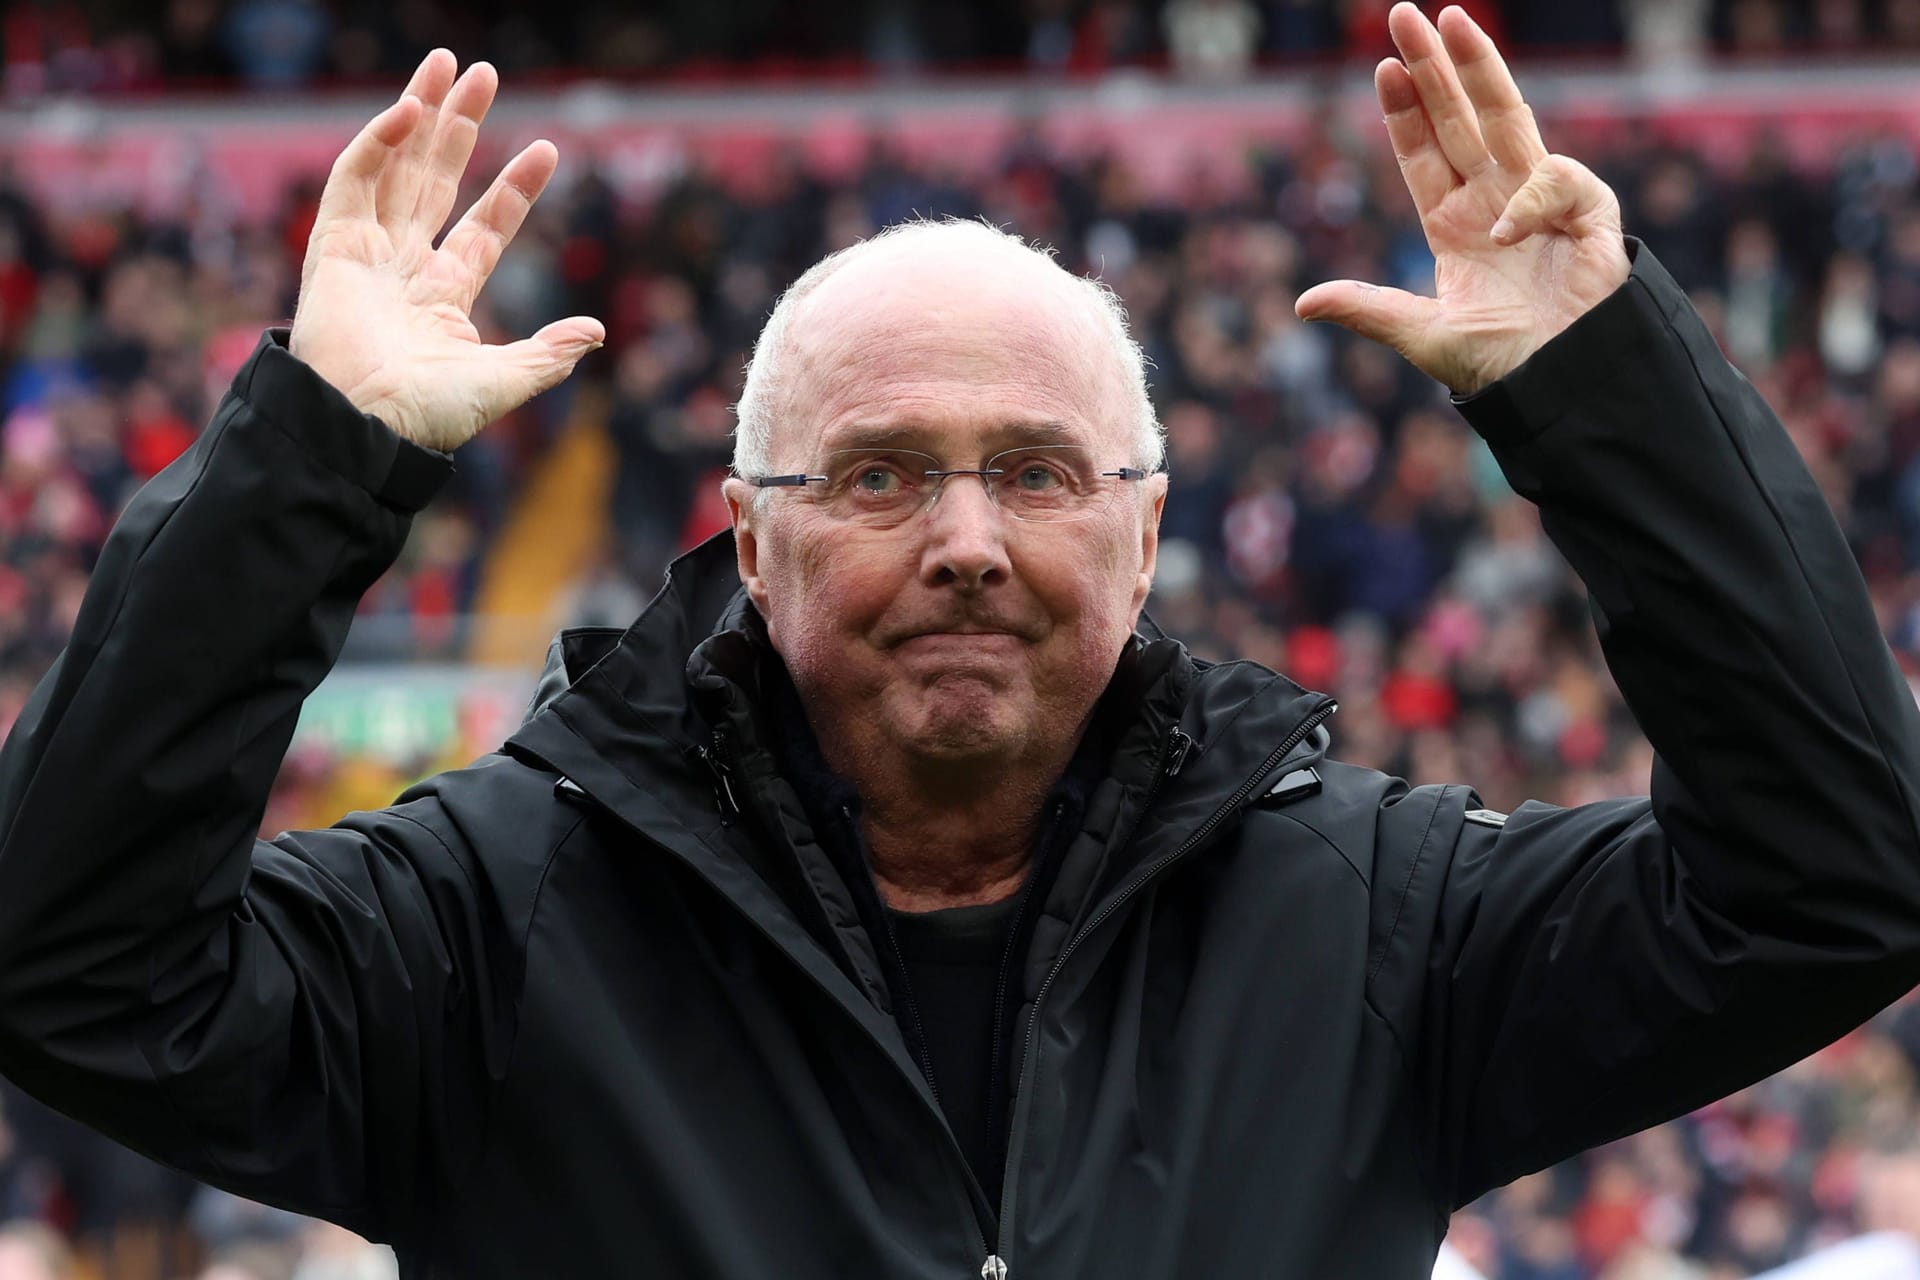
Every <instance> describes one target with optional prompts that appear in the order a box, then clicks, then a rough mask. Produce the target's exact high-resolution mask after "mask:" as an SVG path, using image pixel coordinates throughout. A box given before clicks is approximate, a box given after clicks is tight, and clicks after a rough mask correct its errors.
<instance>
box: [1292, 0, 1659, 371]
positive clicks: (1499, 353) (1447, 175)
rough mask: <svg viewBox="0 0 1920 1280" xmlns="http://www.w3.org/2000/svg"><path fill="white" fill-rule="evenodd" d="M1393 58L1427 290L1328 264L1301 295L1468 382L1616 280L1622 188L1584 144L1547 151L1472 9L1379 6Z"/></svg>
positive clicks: (1376, 79)
mask: <svg viewBox="0 0 1920 1280" xmlns="http://www.w3.org/2000/svg"><path fill="white" fill-rule="evenodd" d="M1387 25H1388V29H1389V30H1390V31H1391V32H1392V34H1393V42H1394V45H1395V47H1397V48H1398V49H1399V50H1400V58H1399V59H1394V58H1388V59H1387V60H1385V61H1384V62H1382V63H1381V64H1380V65H1379V66H1378V67H1376V68H1374V75H1373V83H1374V88H1375V90H1376V91H1377V92H1378V93H1379V95H1380V107H1381V110H1382V111H1384V112H1385V113H1386V122H1387V137H1388V139H1389V140H1390V141H1391V142H1392V143H1393V150H1394V154H1395V155H1396V156H1397V157H1398V158H1399V160H1400V170H1401V173H1402V174H1403V175H1404V176H1405V178H1406V181H1407V190H1408V192H1409V193H1411V194H1412V196H1413V203H1414V207H1415V208H1416V209H1417V210H1418V211H1419V213H1420V225H1421V229H1422V230H1424V231H1425V232H1426V235H1427V245H1428V246H1429V247H1430V248H1431V249H1432V250H1433V255H1434V292H1435V294H1436V295H1437V296H1435V297H1432V298H1423V297H1420V296H1418V295H1416V294H1411V293H1406V292H1404V291H1402V290H1399V289H1389V288H1384V287H1382V286H1379V285H1373V284H1364V283H1361V282H1359V281H1354V280H1335V281H1329V282H1327V283H1326V284H1320V285H1315V286H1314V287H1313V288H1311V289H1309V290H1307V292H1305V293H1304V294H1302V295H1301V296H1300V300H1299V303H1298V304H1297V308H1298V311H1299V313H1300V315H1301V317H1302V318H1303V319H1307V320H1332V321H1335V322H1336V323H1339V324H1343V325H1345V326H1346V327H1347V328H1349V329H1352V330H1353V331H1354V332H1355V333H1358V334H1361V335H1363V336H1365V337H1368V338H1372V339H1374V340H1376V341H1379V342H1384V343H1386V344H1387V345H1388V346H1390V347H1392V348H1394V349H1395V350H1396V351H1398V352H1400V353H1401V354H1402V355H1404V356H1405V357H1406V358H1407V359H1408V360H1410V361H1412V362H1413V363H1414V364H1415V365H1416V366H1418V367H1419V368H1420V369H1422V370H1424V371H1425V372H1427V373H1428V374H1430V375H1432V376H1433V377H1435V378H1437V379H1439V380H1440V381H1441V382H1444V383H1445V384H1446V385H1447V386H1449V387H1451V388H1452V389H1453V390H1454V391H1455V392H1457V393H1460V394H1462V395H1464V394H1467V393H1470V392H1473V391H1478V390H1479V389H1480V388H1482V387H1484V386H1486V385H1487V384H1488V383H1490V382H1494V381H1496V380H1498V379H1500V378H1502V377H1504V376H1506V375H1507V374H1508V373H1510V372H1511V371H1512V370H1513V369H1515V368H1517V367H1518V366H1519V365H1520V363H1521V362H1522V361H1524V360H1525V359H1526V358H1527V357H1528V356H1530V355H1532V354H1533V353H1534V352H1535V351H1537V350H1539V349H1540V348H1541V347H1542V346H1544V345H1545V344H1546V342H1547V340H1548V339H1550V338H1552V337H1553V336H1554V335H1555V334H1557V333H1559V332H1560V331H1561V330H1563V329H1565V328H1566V327H1567V326H1568V325H1570V324H1572V323H1573V322H1574V321H1575V320H1576V319H1578V318H1579V317H1580V316H1581V315H1582V314H1584V313H1585V312H1586V311H1587V310H1588V309H1589V308H1591V307H1592V306H1593V305H1594V304H1595V303H1597V302H1599V301H1600V300H1601V299H1603V298H1605V297H1606V296H1607V295H1608V294H1610V293H1612V292H1613V291H1614V290H1615V289H1618V288H1619V287H1620V286H1621V284H1623V283H1625V281H1626V278H1627V274H1628V270H1629V266H1630V264H1629V263H1628V261H1627V254H1626V247H1625V245H1624V243H1623V242H1622V239H1621V230H1620V202H1619V201H1618V200H1616V199H1615V198H1614V195H1613V192H1612V191H1611V190H1610V189H1608V187H1607V185H1606V184H1605V183H1603V182H1601V181H1600V179H1599V178H1597V177H1595V176H1594V174H1593V172H1592V171H1591V170H1589V169H1588V168H1587V167H1586V166H1585V165H1583V164H1581V163H1580V162H1579V161H1577V160H1572V159H1569V158H1568V157H1566V156H1560V155H1549V154H1548V152H1547V148H1546V146H1545V144H1544V143H1542V142H1541V140H1540V130H1539V128H1538V127H1537V126H1536V125H1535V124H1534V119H1533V112H1532V111H1531V110H1530V109H1529V108H1528V106H1527V104H1526V101H1525V100H1524V99H1522V98H1521V96H1520V89H1519V87H1518V86H1517V85H1515V84H1514V82H1513V75H1512V73H1510V72H1509V71H1508V70H1507V64H1506V63H1505V61H1503V60H1502V59H1501V57H1500V52H1499V50H1498V49H1496V48H1494V45H1493V41H1492V40H1491V39H1489V38H1488V37H1487V33H1486V32H1484V31H1482V30H1481V29H1480V28H1479V26H1478V25H1476V24H1475V23H1474V21H1473V19H1472V18H1470V17H1468V16H1467V14H1466V12H1465V11H1464V10H1462V9H1460V8H1458V7H1455V6H1449V7H1448V8H1445V9H1442V10H1441V11H1440V25H1439V27H1438V28H1437V29H1436V28H1435V26H1434V24H1433V23H1431V22H1428V21H1427V19H1426V17H1425V15H1423V14H1422V13H1421V12H1420V11H1419V10H1418V9H1416V8H1415V7H1414V6H1413V5H1411V4H1407V3H1401V4H1397V5H1395V6H1394V7H1393V11H1392V12H1391V13H1390V14H1389V15H1388V18H1387Z"/></svg>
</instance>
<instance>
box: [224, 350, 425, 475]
mask: <svg viewBox="0 0 1920 1280" xmlns="http://www.w3.org/2000/svg"><path fill="white" fill-rule="evenodd" d="M287 335H288V330H287V329H284V328H275V329H268V330H267V331H266V332H264V333H263V334H261V336H260V345H259V346H258V347H256V348H254V352H253V355H252V356H250V357H249V358H248V360H247V363H246V364H244V365H242V366H241V368H240V372H239V373H238V374H236V375H235V376H234V380H233V389H234V393H235V394H236V395H238V396H239V397H240V398H241V399H242V400H245V401H246V402H247V404H248V405H249V406H250V407H251V408H252V409H253V411H254V412H255V413H256V414H258V415H259V416H260V417H261V418H262V419H264V420H265V421H267V422H270V423H272V424H273V425H274V426H275V427H276V428H278V429H279V430H280V431H281V432H282V433H284V434H285V435H287V436H288V437H290V438H291V439H292V440H293V441H294V442H295V443H296V444H298V445H299V446H300V447H301V448H302V449H304V450H305V451H306V452H307V453H308V454H309V455H311V456H312V457H313V458H314V459H316V460H317V461H319V462H320V463H321V464H322V465H323V466H325V467H327V468H328V469H329V470H332V471H334V472H337V473H338V474H340V475H341V476H344V477H345V478H346V479H348V480H351V481H353V482H354V483H355V484H357V485H359V486H360V487H361V488H362V489H365V490H366V491H367V492H368V493H370V494H372V495H373V496H374V497H376V498H378V499H379V500H380V501H382V502H384V503H386V504H387V505H388V506H390V507H394V508H397V509H399V510H401V511H405V512H409V513H411V512H415V511H418V510H419V509H420V508H422V507H424V506H426V505H427V502H428V500H429V499H431V498H432V497H433V495H434V494H435V493H438V492H439V490H440V487H441V486H442V485H443V484H445V483H446V482H447V479H448V477H450V476H451V475H452V474H453V459H452V458H451V457H450V456H448V455H447V454H444V453H441V452H440V451H439V450H437V449H426V448H422V447H421V446H420V445H417V444H414V443H413V442H412V441H410V440H405V439H402V438H401V437H400V436H399V435H398V434H397V433H396V432H395V431H394V430H393V429H392V428H391V427H389V426H387V424H386V423H384V422H382V421H380V419H378V418H376V417H374V416H373V415H372V414H368V413H361V412H360V411H359V410H358V409H356V408H355V407H354V406H353V403H352V402H351V401H349V400H348V399H347V398H346V396H344V395H342V394H341V392H340V390H339V389H338V388H337V387H335V386H334V385H333V384H332V383H330V382H328V381H327V380H326V379H325V378H322V377H321V376H320V375H319V374H317V373H315V372H314V371H313V370H312V369H311V368H309V367H308V366H307V365H306V363H305V362H303V361H301V360H299V359H297V358H296V357H295V356H294V355H293V353H292V352H290V351H288V350H287Z"/></svg>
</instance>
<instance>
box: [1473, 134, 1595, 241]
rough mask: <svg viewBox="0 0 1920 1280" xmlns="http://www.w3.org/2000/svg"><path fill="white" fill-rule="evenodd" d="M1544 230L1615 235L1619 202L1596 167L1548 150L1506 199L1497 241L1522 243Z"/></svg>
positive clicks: (1495, 229)
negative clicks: (1508, 198)
mask: <svg viewBox="0 0 1920 1280" xmlns="http://www.w3.org/2000/svg"><path fill="white" fill-rule="evenodd" d="M1542 231H1567V232H1570V233H1572V234H1573V235H1575V236H1587V235H1615V236H1617V235H1619V234H1620V202H1619V200H1618V199H1616V198H1615V196H1614V194H1613V191H1612V189H1611V188H1610V187H1608V186H1607V184H1606V183H1604V182H1602V181H1600V178H1599V177H1598V175H1596V174H1595V173H1594V172H1593V170H1591V169H1589V168H1587V166H1585V165H1583V164H1581V163H1580V162H1579V161H1578V160H1575V159H1573V158H1572V157H1571V156H1557V155H1550V156H1548V157H1547V158H1546V159H1544V160H1542V161H1541V162H1540V163H1539V164H1537V165H1535V166H1534V167H1533V174H1532V176H1530V177H1529V178H1528V179H1527V180H1526V182H1525V183H1524V184H1522V186H1521V188H1520V189H1519V190H1518V191H1516V192H1514V193H1513V199H1511V200H1509V201H1507V207H1506V209H1505V210H1504V211H1502V212H1501V214H1500V217H1499V218H1498V219H1497V220H1496V221H1495V222H1494V224H1493V231H1492V237H1493V240H1494V243H1496V244H1519V243H1520V242H1521V241H1522V240H1525V239H1526V238H1527V237H1529V236H1533V235H1537V234H1539V233H1540V232H1542Z"/></svg>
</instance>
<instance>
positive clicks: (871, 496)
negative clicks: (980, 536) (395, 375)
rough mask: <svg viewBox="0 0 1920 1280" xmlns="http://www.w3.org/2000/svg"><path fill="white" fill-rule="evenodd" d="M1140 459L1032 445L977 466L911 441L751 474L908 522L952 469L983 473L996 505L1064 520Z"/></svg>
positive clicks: (855, 512) (858, 520) (885, 521)
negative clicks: (946, 463) (1126, 463)
mask: <svg viewBox="0 0 1920 1280" xmlns="http://www.w3.org/2000/svg"><path fill="white" fill-rule="evenodd" d="M1147 474H1148V473H1147V472H1145V471H1142V470H1141V469H1140V468H1138V467H1118V468H1115V469H1114V470H1111V471H1102V470H1100V469H1099V467H1098V464H1097V463H1095V462H1094V459H1093V453H1092V451H1091V450H1089V449H1088V448H1086V447H1085V446H1084V445H1077V444H1047V445H1028V446H1026V447H1024V448H1019V449H1008V450H1006V451H1005V452H1004V453H996V454H994V455H993V456H992V457H991V458H988V459H987V460H986V463H985V465H983V466H979V467H947V468H942V467H941V465H940V460H939V459H938V458H935V457H934V456H933V455H931V454H926V453H917V452H915V451H913V450H911V449H841V450H836V451H835V452H833V453H829V454H828V455H827V456H826V460H825V461H824V462H823V463H822V464H821V466H820V470H819V472H818V473H817V474H802V475H791V476H748V477H746V479H747V483H749V484H751V485H753V486H754V487H756V488H760V489H787V488H790V489H801V490H804V491H805V492H806V494H807V496H808V498H809V499H810V500H811V501H812V502H813V503H814V504H815V505H816V506H818V507H820V508H821V509H822V510H823V511H824V512H825V513H826V514H827V515H828V516H829V517H831V518H832V519H835V520H844V521H847V522H849V523H853V524H863V525H872V526H877V527H883V528H884V527H888V526H891V525H897V524H902V523H905V522H906V521H907V520H910V519H912V518H913V517H914V516H916V515H918V514H920V512H922V511H924V510H925V509H927V508H928V507H930V506H932V505H933V503H934V502H935V501H937V500H938V499H939V496H940V489H941V486H942V485H944V484H945V483H946V482H947V480H948V479H949V478H950V477H952V476H979V477H980V482H981V484H983V485H985V486H986V490H987V496H988V497H989V498H991V499H992V500H993V503H994V505H995V506H997V507H999V508H1000V510H1001V511H1003V512H1005V513H1006V514H1007V515H1009V516H1011V517H1013V518H1014V519H1015V520H1027V521H1033V522H1036V523H1059V522H1064V521H1068V520H1085V519H1087V518H1089V517H1091V516H1096V515H1099V514H1100V513H1101V512H1102V511H1104V510H1106V508H1107V506H1108V504H1110V503H1111V502H1112V501H1113V495H1114V494H1116V493H1118V492H1120V490H1121V489H1123V488H1125V487H1126V485H1127V483H1128V482H1130V481H1137V480H1145V479H1146V478H1147Z"/></svg>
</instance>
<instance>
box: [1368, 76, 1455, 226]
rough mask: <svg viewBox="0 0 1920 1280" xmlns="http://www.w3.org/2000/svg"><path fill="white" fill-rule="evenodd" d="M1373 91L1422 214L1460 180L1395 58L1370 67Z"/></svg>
mask: <svg viewBox="0 0 1920 1280" xmlns="http://www.w3.org/2000/svg"><path fill="white" fill-rule="evenodd" d="M1373 88H1374V92H1375V93H1377V94H1379V95H1380V111H1381V113H1382V114H1383V115H1384V117H1385V118H1386V122H1387V141H1388V142H1390V143H1392V144H1393V156H1394V159H1396V160H1398V161H1399V162H1400V175H1401V177H1403V178H1405V179H1406V183H1407V193H1408V194H1409V195H1411V196H1412V197H1413V207H1414V208H1415V209H1416V210H1418V211H1419V212H1420V214H1421V215H1422V216H1425V214H1426V213H1427V211H1428V210H1429V209H1431V208H1433V207H1434V206H1435V205H1437V204H1439V203H1440V201H1441V200H1443V199H1445V198H1446V194H1447V193H1448V192H1449V191H1451V190H1453V189H1454V188H1455V187H1456V186H1458V185H1459V184H1460V179H1459V176H1458V175H1457V174H1455V173H1454V171H1453V165H1452V163H1451V162H1449V161H1448V159H1447V157H1446V156H1445V154H1443V153H1442V152H1441V150H1440V140H1439V139H1438V138H1436V137H1434V136H1433V125H1432V124H1431V123H1430V122H1429V121H1428V120H1427V109H1426V108H1425V107H1423V106H1421V105H1420V94H1419V93H1418V91H1416V90H1415V89H1414V87H1413V78H1412V77H1411V76H1409V75H1408V74H1407V69H1406V67H1405V66H1403V65H1401V62H1400V60H1399V59H1398V58H1387V59H1384V60H1382V62H1381V63H1380V65H1379V66H1377V67H1375V68H1374V69H1373Z"/></svg>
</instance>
